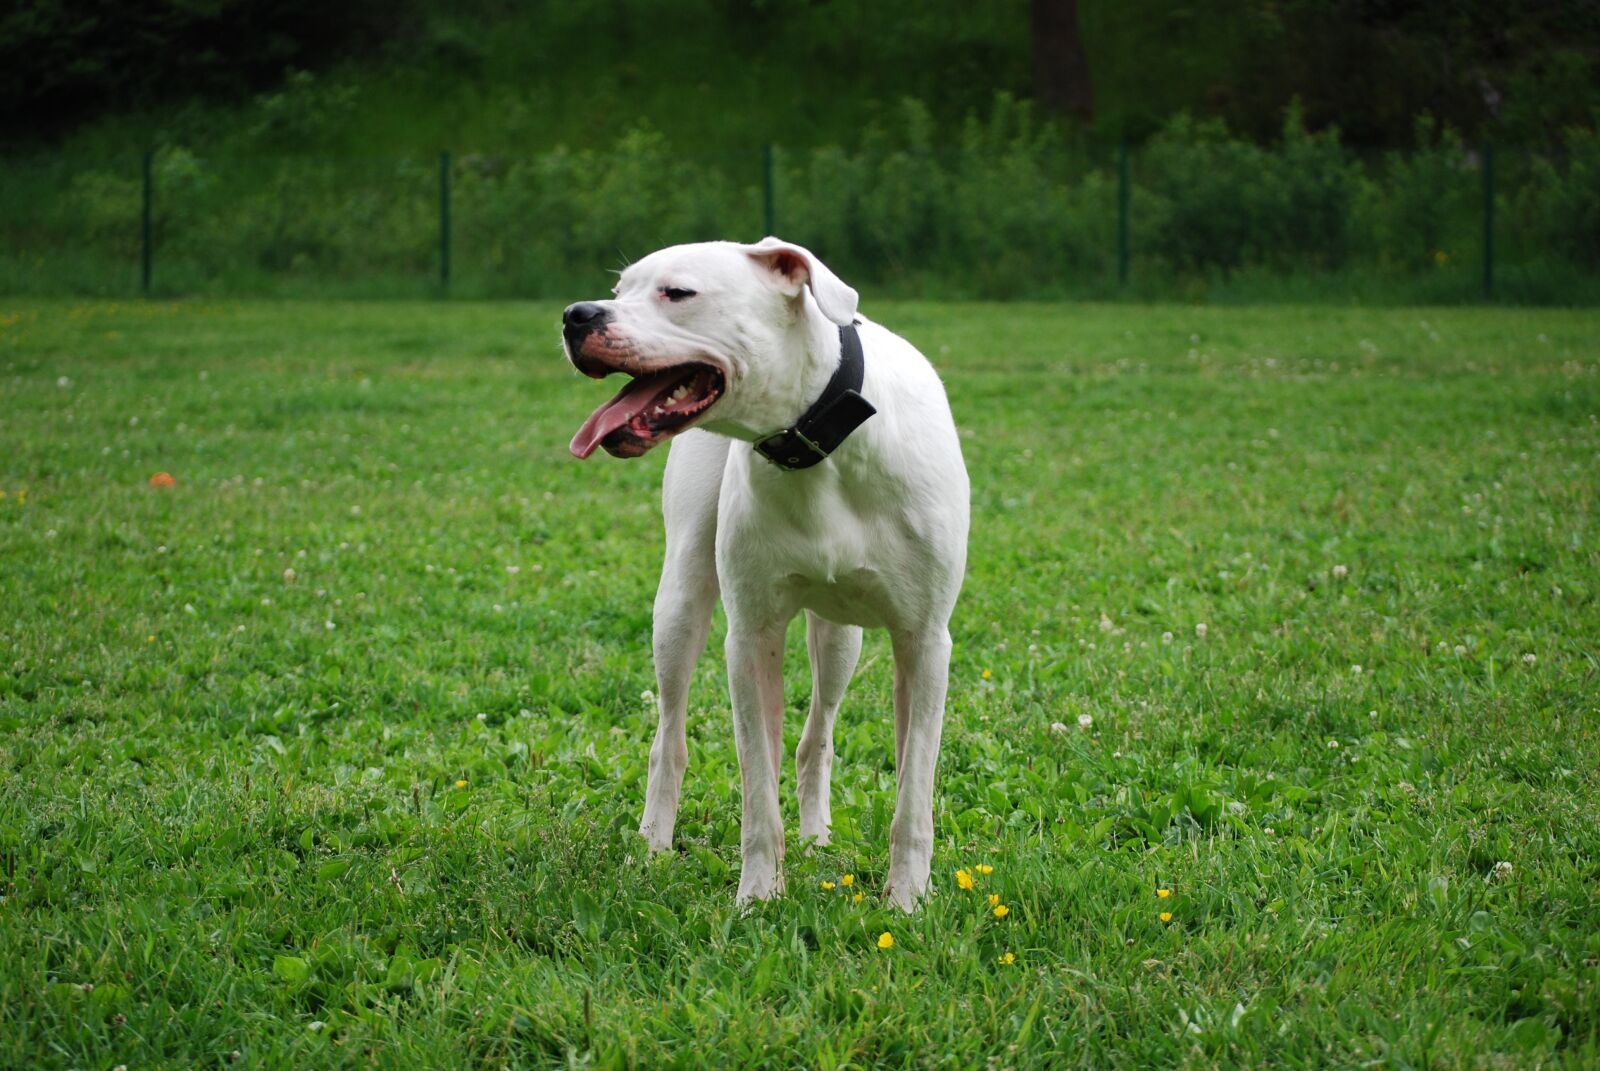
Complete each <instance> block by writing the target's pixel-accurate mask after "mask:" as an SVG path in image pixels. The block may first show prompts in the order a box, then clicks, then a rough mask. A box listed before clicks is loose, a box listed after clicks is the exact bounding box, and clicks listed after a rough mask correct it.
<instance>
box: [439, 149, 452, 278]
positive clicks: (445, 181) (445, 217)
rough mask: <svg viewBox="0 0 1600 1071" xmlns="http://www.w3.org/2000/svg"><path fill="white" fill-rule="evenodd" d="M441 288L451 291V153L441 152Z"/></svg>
mask: <svg viewBox="0 0 1600 1071" xmlns="http://www.w3.org/2000/svg"><path fill="white" fill-rule="evenodd" d="M439 290H440V292H441V293H446V294H448V293H449V292H450V154H449V153H448V152H442V153H440V154H439Z"/></svg>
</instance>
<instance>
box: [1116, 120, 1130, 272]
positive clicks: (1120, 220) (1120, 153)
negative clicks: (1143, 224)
mask: <svg viewBox="0 0 1600 1071" xmlns="http://www.w3.org/2000/svg"><path fill="white" fill-rule="evenodd" d="M1117 285H1118V286H1127V285H1128V139H1127V138H1123V139H1122V142H1121V143H1120V144H1119V145H1118V146H1117Z"/></svg>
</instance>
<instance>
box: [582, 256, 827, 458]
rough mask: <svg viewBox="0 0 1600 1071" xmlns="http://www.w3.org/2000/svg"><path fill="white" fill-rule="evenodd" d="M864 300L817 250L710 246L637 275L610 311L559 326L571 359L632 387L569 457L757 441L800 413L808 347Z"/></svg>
mask: <svg viewBox="0 0 1600 1071" xmlns="http://www.w3.org/2000/svg"><path fill="white" fill-rule="evenodd" d="M855 311H856V292H855V291H854V290H852V289H850V287H848V286H846V285H845V284H844V283H843V282H841V281H840V280H839V277H838V276H836V275H834V274H833V272H831V271H829V270H828V268H827V266H826V265H824V264H823V263H822V262H821V261H819V260H818V259H817V258H816V257H815V256H813V255H812V254H811V253H810V251H808V250H806V249H803V248H801V247H800V246H797V245H793V244H791V243H789V242H782V241H779V240H778V239H776V238H767V239H764V240H763V241H761V242H759V243H757V244H755V245H741V244H738V243H735V242H702V243H699V244H696V245H678V246H672V247H671V248H668V249H663V250H661V251H659V252H656V253H652V254H650V255H649V256H647V257H645V258H644V259H643V260H640V261H638V262H637V263H635V264H632V265H629V267H628V268H627V269H626V270H625V271H624V272H623V273H622V277H621V278H620V279H619V280H618V281H617V286H616V297H614V298H612V299H611V300H609V301H580V302H578V303H577V304H576V305H571V306H569V307H568V308H567V311H566V313H565V315H564V316H563V318H562V320H563V326H562V332H561V335H562V342H563V343H564V345H565V348H566V353H567V359H568V360H570V361H571V362H572V363H573V365H574V366H575V367H576V368H577V369H578V371H580V372H582V373H583V374H584V375H586V376H592V377H593V378H595V379H604V378H605V377H606V376H609V375H611V374H612V373H613V372H621V373H623V374H624V375H627V376H631V377H632V379H631V381H630V382H629V383H628V385H627V386H626V387H624V388H622V390H621V391H620V392H619V393H618V394H617V395H616V397H614V398H612V399H611V400H610V401H609V402H607V403H606V404H605V405H602V406H601V407H600V408H599V409H596V410H595V411H594V413H593V414H592V415H591V416H590V417H589V419H588V420H586V421H584V423H583V426H582V427H581V428H579V429H578V433H577V434H576V435H575V436H573V438H572V444H571V447H570V449H571V450H572V453H573V454H574V455H575V456H577V457H580V458H585V457H588V456H589V455H590V454H592V453H594V451H595V448H596V447H604V448H605V450H606V452H607V453H609V454H611V455H612V456H614V457H638V456H639V455H640V454H643V453H644V452H645V451H647V450H649V449H650V448H651V447H652V446H655V445H656V444H657V443H661V442H665V441H666V440H667V439H669V438H671V437H672V436H674V435H676V434H677V433H678V432H680V431H683V430H684V429H686V428H689V427H692V426H695V425H704V426H708V427H710V428H712V429H713V430H726V431H728V432H730V433H731V434H741V435H743V436H745V437H749V436H751V435H753V434H755V433H757V432H761V431H770V430H771V429H772V428H773V427H776V426H781V424H782V423H783V422H784V421H786V420H788V419H789V418H790V417H791V416H792V415H793V414H792V413H791V412H789V409H790V408H792V400H793V399H792V394H793V391H794V384H796V383H798V380H799V376H800V374H801V371H802V369H801V368H800V367H799V365H800V362H801V361H802V359H803V357H804V355H805V352H806V348H807V346H809V345H811V344H812V343H813V341H815V340H818V339H824V340H825V339H826V337H827V336H828V332H829V331H832V330H833V329H832V328H831V327H830V326H829V325H830V323H831V324H848V323H850V322H851V319H852V318H853V317H854V316H855Z"/></svg>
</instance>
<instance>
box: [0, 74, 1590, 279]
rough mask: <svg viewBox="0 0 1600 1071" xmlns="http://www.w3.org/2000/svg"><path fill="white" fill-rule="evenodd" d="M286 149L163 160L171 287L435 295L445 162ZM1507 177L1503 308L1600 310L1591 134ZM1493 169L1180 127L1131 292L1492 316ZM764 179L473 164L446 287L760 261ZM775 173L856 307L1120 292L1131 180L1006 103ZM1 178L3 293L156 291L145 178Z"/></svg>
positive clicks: (919, 118)
mask: <svg viewBox="0 0 1600 1071" xmlns="http://www.w3.org/2000/svg"><path fill="white" fill-rule="evenodd" d="M300 90H304V91H305V92H307V93H314V94H315V95H318V96H319V99H321V98H322V97H324V96H326V94H325V93H324V92H323V90H322V89H321V88H319V87H316V86H310V85H309V84H308V85H306V86H301V87H300V89H299V90H296V89H295V88H294V86H293V85H291V89H290V90H286V92H290V91H295V92H298V91H300ZM330 99H331V98H330ZM332 106H333V105H330V107H332ZM271 111H272V110H271V109H265V111H264V114H266V113H268V112H271ZM291 111H292V109H291ZM274 114H275V113H274ZM309 121H310V120H308V122H309ZM318 121H319V122H320V120H318ZM308 130H309V128H306V129H304V130H302V131H301V132H302V133H307V131H308ZM289 134H290V132H289V131H287V130H279V131H276V132H270V131H266V130H265V129H263V130H262V131H258V132H256V133H253V134H252V135H251V136H250V138H249V139H247V140H248V142H249V144H250V145H252V146H253V148H251V149H250V150H249V151H248V152H240V153H237V154H234V155H227V154H219V155H215V156H212V155H208V154H206V153H203V152H198V151H195V150H193V149H190V148H188V147H185V146H178V145H172V146H167V147H165V148H163V149H161V150H160V151H159V152H158V153H157V154H156V157H155V160H154V168H153V171H154V177H155V197H154V214H153V224H154V235H155V242H156V246H155V248H156V253H155V265H156V274H155V278H156V285H157V287H158V288H159V289H162V290H165V291H168V292H202V293H253V292H306V291H317V292H321V291H323V290H325V289H326V288H328V287H330V286H331V287H336V288H338V289H340V290H343V291H345V292H350V293H407V292H409V293H417V292H419V291H424V292H425V291H426V290H428V289H429V288H431V287H433V286H434V285H435V282H436V280H437V278H438V266H439V261H438V256H439V237H440V221H439V199H438V198H439V188H438V182H439V176H438V162H437V160H433V159H427V160H417V159H409V160H407V159H400V160H395V159H384V158H366V159H362V158H350V157H343V158H332V157H326V156H319V155H314V154H313V155H307V154H300V155H283V154H279V155H265V154H263V152H262V148H261V147H262V146H263V145H267V144H271V143H273V142H274V141H275V139H277V138H279V137H282V136H289ZM1501 159H1502V160H1503V161H1505V162H1504V163H1503V164H1502V165H1501V167H1500V169H1499V170H1500V182H1501V193H1500V200H1501V202H1502V203H1503V204H1505V205H1506V206H1507V208H1508V209H1509V211H1508V212H1506V213H1505V215H1504V216H1503V217H1502V218H1503V219H1505V220H1507V221H1508V222H1507V223H1506V225H1504V226H1502V228H1501V231H1502V232H1503V234H1504V239H1503V240H1502V242H1501V248H1502V258H1503V264H1502V266H1503V267H1504V268H1505V269H1506V270H1505V271H1503V272H1500V275H1501V276H1502V277H1503V279H1504V280H1505V283H1506V284H1507V286H1508V290H1507V293H1515V294H1516V296H1517V297H1518V298H1520V299H1523V300H1536V299H1544V300H1558V299H1561V295H1563V294H1565V295H1568V297H1567V299H1568V300H1580V299H1581V295H1583V294H1588V293H1591V292H1593V289H1594V287H1593V285H1591V283H1589V282H1584V281H1583V279H1582V278H1578V276H1580V275H1582V273H1585V272H1587V273H1590V275H1591V276H1592V275H1593V274H1594V273H1596V272H1600V139H1597V137H1596V135H1595V134H1594V133H1593V132H1592V131H1589V130H1573V131H1570V132H1569V134H1568V136H1567V140H1566V145H1565V148H1564V151H1563V152H1562V153H1560V154H1550V155H1547V156H1543V157H1539V158H1536V159H1534V160H1533V161H1532V163H1531V164H1530V165H1529V166H1526V167H1524V166H1519V163H1520V160H1521V157H1520V156H1518V155H1517V154H1515V153H1512V152H1503V153H1502V156H1501ZM1480 166H1481V164H1480V161H1479V160H1478V158H1477V157H1476V155H1475V154H1474V153H1471V152H1469V151H1468V150H1467V148H1466V147H1465V146H1464V145H1463V144H1462V142H1461V140H1460V138H1459V137H1458V136H1457V135H1456V134H1455V133H1454V132H1453V131H1451V130H1449V129H1448V128H1445V127H1441V126H1439V125H1438V124H1436V123H1434V122H1433V121H1432V120H1431V119H1428V118H1422V119H1419V120H1418V122H1417V125H1416V144H1415V145H1414V146H1413V147H1412V148H1411V149H1409V150H1407V151H1405V152H1390V153H1387V154H1384V155H1383V156H1382V157H1380V158H1378V159H1376V160H1372V161H1369V162H1368V163H1367V165H1365V166H1363V164H1362V163H1361V162H1359V161H1358V160H1357V159H1356V157H1355V155H1354V154H1353V153H1351V152H1350V151H1349V150H1348V149H1347V148H1345V147H1344V146H1343V145H1342V143H1341V141H1340V138H1339V134H1338V132H1337V131H1336V130H1327V131H1318V132H1312V131H1308V130H1307V129H1306V127H1305V124H1304V122H1303V120H1302V117H1301V114H1300V111H1299V109H1298V108H1296V107H1291V108H1290V109H1288V111H1287V114H1286V116H1285V118H1284V122H1283V126H1282V132H1281V136H1280V137H1279V139H1278V140H1277V141H1276V142H1275V143H1274V144H1271V145H1258V144H1254V143H1252V142H1249V141H1246V140H1243V139H1241V138H1239V137H1237V136H1235V135H1233V134H1231V133H1230V132H1229V131H1228V129H1227V128H1226V127H1225V126H1224V125H1223V124H1222V123H1221V122H1219V121H1215V120H1212V121H1199V120H1195V119H1192V118H1190V117H1188V116H1184V115H1180V116H1178V117H1177V118H1175V119H1173V120H1172V121H1171V122H1170V123H1168V124H1167V126H1166V127H1164V128H1163V129H1162V130H1161V131H1160V132H1159V133H1158V134H1156V135H1155V136H1154V137H1153V138H1152V139H1151V140H1150V142H1149V143H1147V144H1146V145H1145V146H1144V147H1142V148H1140V149H1137V150H1135V152H1134V154H1133V168H1132V176H1133V188H1132V189H1131V191H1130V198H1129V200H1130V230H1131V238H1132V242H1131V246H1132V256H1133V261H1132V272H1131V277H1132V282H1133V284H1134V286H1135V288H1136V292H1137V293H1139V294H1140V295H1141V296H1148V297H1155V296H1163V295H1169V296H1170V295H1173V294H1177V295H1179V296H1183V297H1186V298H1203V297H1206V296H1208V295H1218V296H1222V295H1241V296H1244V295H1248V294H1251V293H1255V294H1262V295H1267V296H1297V297H1298V296H1306V295H1312V296H1314V295H1315V294H1316V293H1317V292H1318V291H1319V289H1320V290H1330V289H1331V290H1333V291H1335V292H1337V293H1341V294H1343V295H1346V296H1350V297H1356V298H1359V299H1360V300H1396V299H1399V298H1402V297H1404V296H1405V295H1409V296H1410V299H1412V300H1428V301H1439V300H1461V299H1465V298H1472V297H1475V296H1477V294H1478V293H1480V289H1479V287H1480V283H1479V281H1478V280H1479V276H1478V274H1477V273H1476V270H1475V267H1474V262H1475V260H1476V257H1477V251H1478V249H1479V248H1480V246H1479V243H1480V242H1481V233H1482V231H1481V227H1482V220H1481V216H1480V215H1479V213H1480V212H1481V202H1480V200H1479V197H1478V196H1477V193H1478V190H1479V188H1480V187H1479V182H1480V181H1481V175H1482V172H1481V170H1479V168H1480ZM761 167H762V161H761V155H760V152H759V150H757V149H752V150H750V151H748V152H745V153H740V154H722V155H715V156H713V155H698V156H694V155H685V154H683V153H681V152H678V151H676V150H675V149H674V148H673V147H672V146H671V145H670V144H669V142H668V141H667V139H666V138H665V137H664V136H663V135H661V134H659V133H657V132H655V131H653V130H650V129H647V128H638V129H632V130H627V131H624V132H623V133H622V134H621V135H620V136H619V137H618V138H617V139H616V141H615V142H614V143H612V144H611V145H610V146H607V147H603V148H599V149H581V150H570V149H565V148H556V149H554V150H551V151H548V152H544V153H539V154H536V155H528V156H491V155H482V154H465V155H460V156H457V157H456V158H455V159H454V161H453V166H452V170H451V175H452V188H453V192H452V206H453V209H452V225H453V226H452V230H453V241H452V246H451V248H452V251H453V252H452V264H453V269H454V270H453V275H452V285H453V288H454V289H455V290H456V292H459V293H463V294H473V295H482V296H530V297H534V296H537V297H561V296H568V295H574V294H590V295H592V294H595V293H599V292H602V291H603V289H604V288H605V287H607V286H608V285H609V281H610V273H611V272H614V271H615V270H617V269H619V268H620V267H622V266H623V265H624V264H625V263H626V262H627V261H628V260H629V259H631V258H636V257H639V256H642V255H644V254H645V253H648V252H649V251H651V250H653V249H656V248H659V247H661V246H664V245H670V244H674V243H678V242H689V241H698V240H703V239H708V238H719V237H720V238H734V239H746V240H753V239H755V238H758V237H760V234H761V230H762V224H763V213H762V192H761V187H760V176H761ZM774 172H775V174H774V179H775V194H776V206H775V207H776V226H775V229H776V230H777V231H778V233H780V234H781V235H783V236H785V237H787V238H790V239H792V240H794V241H798V242H801V243H804V244H806V245H808V246H810V247H811V248H813V249H814V250H816V251H817V252H818V253H819V254H820V255H821V256H823V257H824V258H826V259H827V260H828V261H829V262H830V263H831V264H833V266H834V267H835V268H836V270H838V271H839V272H840V273H841V274H842V275H843V276H844V277H846V278H848V279H849V280H850V281H851V282H852V283H854V284H856V285H857V286H861V287H866V288H870V289H877V290H879V291H884V292H890V293H897V294H904V295H926V296H932V297H941V298H951V297H992V298H1014V297H1038V298H1049V297H1060V296H1064V295H1083V296H1090V295H1102V294H1110V293H1113V292H1115V276H1116V257H1117V238H1116V224H1117V200H1118V180H1117V168H1116V164H1115V161H1114V159H1112V158H1111V157H1110V155H1109V154H1107V153H1106V152H1105V150H1104V148H1103V147H1102V148H1098V149H1097V148H1096V147H1095V146H1093V145H1092V144H1090V143H1088V142H1086V141H1081V140H1073V139H1072V138H1070V137H1068V136H1067V135H1065V134H1064V133H1063V132H1062V130H1061V129H1060V128H1059V127H1058V126H1056V125H1054V124H1051V123H1046V122H1041V121H1040V120H1039V119H1038V118H1037V117H1036V116H1035V115H1034V113H1033V111H1032V109H1031V107H1030V106H1029V105H1028V104H1026V103H1023V102H1018V101H1016V100H1013V99H1011V98H1009V97H1005V96H1001V97H999V98H997V100H996V101H995V104H994V106H993V107H992V108H991V109H990V111H989V113H988V114H987V115H986V116H983V117H981V118H980V117H977V116H973V117H969V118H968V119H967V120H966V122H964V123H963V124H962V125H961V126H960V127H959V128H958V129H956V130H953V131H945V132H943V136H941V131H940V130H939V129H938V128H937V124H935V123H934V121H933V119H932V118H931V116H930V114H929V112H928V110H927V109H926V108H924V107H923V106H922V105H921V104H919V103H917V102H915V101H907V102H905V103H904V104H902V105H901V106H900V108H899V109H898V111H897V112H896V113H895V115H894V117H893V119H892V120H891V121H890V122H888V123H886V124H884V125H880V126H875V127H872V128H869V129H868V130H866V131H864V132H863V134H862V137H861V139H860V142H859V144H858V145H856V146H855V147H852V148H845V147H840V146H825V147H821V148H816V149H810V150H804V151H797V152H787V151H781V150H780V151H778V152H777V154H776V157H775V168H774ZM3 173H4V177H5V178H6V180H7V189H8V191H15V193H14V195H13V196H9V197H8V198H6V199H3V203H0V288H4V289H12V290H36V291H49V290H60V289H77V290H87V291H91V292H116V291H118V290H125V289H126V288H129V287H132V286H134V285H136V283H137V271H136V266H137V263H138V258H139V250H140V231H139V222H138V221H139V213H140V204H141V200H142V190H141V187H140V180H139V168H138V160H137V159H133V160H126V161H121V162H119V163H118V165H117V166H94V167H77V168H73V167H70V166H67V165H65V164H62V163H60V162H55V163H50V164H48V166H45V165H41V166H37V167H35V168H33V169H32V170H29V169H28V168H27V167H24V166H21V165H7V167H6V168H5V169H4V172H3ZM1584 278H1588V277H1587V276H1585V277H1584Z"/></svg>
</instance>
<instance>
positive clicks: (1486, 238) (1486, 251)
mask: <svg viewBox="0 0 1600 1071" xmlns="http://www.w3.org/2000/svg"><path fill="white" fill-rule="evenodd" d="M1483 299H1484V300H1485V301H1492V300H1494V143H1493V142H1485V143H1484V146H1483Z"/></svg>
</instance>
